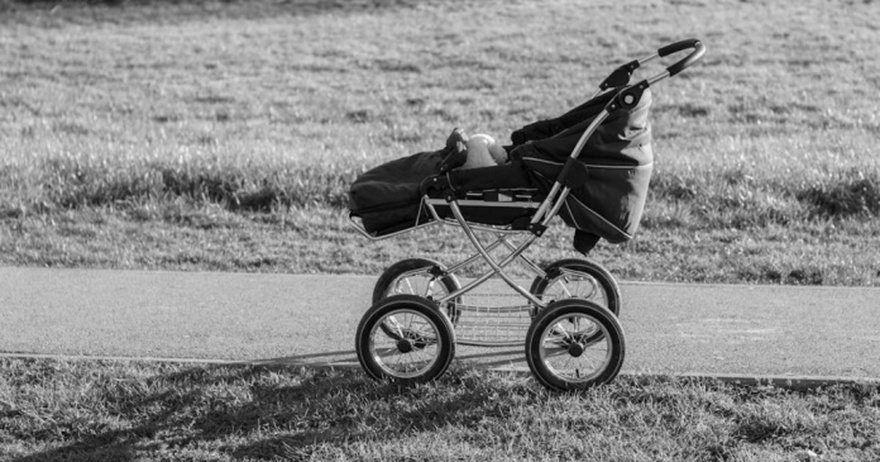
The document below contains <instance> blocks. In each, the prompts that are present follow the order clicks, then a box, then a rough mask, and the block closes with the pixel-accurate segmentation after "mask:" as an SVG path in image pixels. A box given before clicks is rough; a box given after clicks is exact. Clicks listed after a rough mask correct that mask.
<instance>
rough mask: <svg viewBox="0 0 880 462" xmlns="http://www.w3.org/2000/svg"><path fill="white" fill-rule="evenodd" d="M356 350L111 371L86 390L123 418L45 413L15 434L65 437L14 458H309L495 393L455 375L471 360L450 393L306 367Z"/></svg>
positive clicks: (457, 412) (437, 419) (428, 420)
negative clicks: (205, 454) (93, 420)
mask: <svg viewBox="0 0 880 462" xmlns="http://www.w3.org/2000/svg"><path fill="white" fill-rule="evenodd" d="M503 355H504V352H497V353H490V354H487V355H472V356H467V357H466V358H465V359H466V360H468V361H469V360H471V359H475V358H498V357H501V356H503ZM352 357H353V352H351V351H338V352H329V353H322V354H313V355H303V356H292V357H288V358H275V359H267V360H263V361H262V362H261V363H260V364H256V363H251V364H247V363H238V364H210V365H200V366H191V365H186V366H183V365H176V366H167V367H166V366H164V365H162V366H158V367H156V368H155V370H154V372H155V373H154V374H153V375H150V376H146V377H145V376H143V375H140V374H137V373H136V374H135V376H128V377H120V378H115V377H114V379H113V380H110V381H109V382H108V383H100V384H97V385H96V386H95V387H94V388H95V390H96V391H95V393H97V396H93V397H91V398H89V399H90V400H91V401H93V402H95V403H99V404H98V407H99V408H102V409H105V411H103V412H111V413H112V414H113V415H114V416H118V418H119V421H120V422H119V423H118V424H115V425H110V426H97V425H84V424H83V422H82V421H81V419H59V420H58V421H53V422H45V426H44V428H37V429H35V428H29V429H28V430H29V431H30V432H31V433H30V434H28V435H25V434H21V435H11V436H12V437H13V438H19V439H22V440H25V439H27V440H38V441H51V440H53V439H55V438H56V437H57V435H65V437H64V438H65V439H64V442H63V443H61V444H57V443H56V444H52V445H51V446H50V447H48V448H46V449H43V450H42V451H40V452H35V453H30V454H27V455H24V456H20V457H17V458H10V459H9V460H15V461H21V462H36V461H61V460H148V459H149V458H150V457H155V458H157V459H175V458H177V457H179V456H180V454H181V453H180V452H178V451H184V452H186V451H188V450H189V449H192V448H210V447H213V448H216V449H213V450H216V451H219V453H220V455H221V458H225V457H229V458H232V459H248V460H250V459H277V458H284V459H294V460H296V459H302V458H305V459H308V458H309V457H310V454H311V452H312V451H314V450H315V448H320V447H322V446H326V445H328V444H330V445H332V444H339V443H346V444H348V443H351V442H358V441H370V442H375V441H376V439H377V438H380V439H381V438H388V439H389V440H392V439H394V438H397V437H398V436H399V435H401V434H404V433H406V432H410V431H413V430H414V429H415V430H419V429H422V430H429V429H433V428H438V427H441V426H445V425H448V424H454V423H457V422H459V421H460V420H461V419H464V418H466V417H467V416H469V415H470V413H472V412H473V407H474V406H475V405H477V406H479V405H480V404H481V403H484V402H487V401H489V400H491V399H494V398H492V397H491V390H488V389H486V388H485V387H481V386H468V385H467V384H466V383H465V385H464V386H462V385H460V384H458V382H467V381H468V380H477V379H472V378H468V374H467V373H462V371H463V370H466V369H468V367H467V366H464V367H462V366H461V365H459V366H453V368H452V370H451V371H450V372H451V373H448V374H447V375H446V376H445V377H444V378H443V379H442V381H444V382H453V386H454V387H455V390H456V394H455V397H454V399H451V398H450V396H449V395H448V394H447V395H446V396H433V394H427V395H425V394H424V393H423V391H422V390H420V389H419V388H418V387H404V386H400V385H396V384H393V383H387V382H385V383H383V382H375V381H373V380H370V379H369V378H367V377H366V375H365V374H361V373H358V372H357V371H354V370H350V369H349V370H345V369H340V370H331V369H329V368H311V367H302V365H303V364H304V363H308V364H311V363H310V362H311V361H318V362H320V361H325V362H332V361H338V360H339V359H340V358H341V359H348V358H352ZM356 364H357V363H356V360H355V365H356ZM291 366H293V367H291ZM441 386H442V385H441ZM446 386H449V384H447V385H446ZM400 400H405V401H407V402H408V403H410V406H409V407H408V408H407V410H406V411H405V412H402V411H401V409H400V408H399V407H397V404H395V403H397V402H398V401H400ZM110 410H112V411H110ZM99 412H100V411H99ZM361 414H363V416H366V417H363V418H368V419H369V420H370V421H375V422H377V425H379V426H380V427H381V428H382V429H383V430H382V434H377V433H376V432H375V431H373V430H372V428H373V426H371V425H363V424H362V422H360V420H359V419H360V418H358V417H356V416H357V415H361ZM319 416H323V417H320V419H319V418H318V417H319ZM352 416H355V417H352ZM99 417H100V415H99ZM325 419H326V420H325ZM318 420H320V422H318ZM318 423H320V425H318ZM53 435H54V436H53ZM44 447H45V446H44ZM188 448H189V449H188ZM213 450H212V451H213ZM169 451H170V452H169ZM145 457H146V458H145Z"/></svg>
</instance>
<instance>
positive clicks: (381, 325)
mask: <svg viewBox="0 0 880 462" xmlns="http://www.w3.org/2000/svg"><path fill="white" fill-rule="evenodd" d="M386 331H391V332H392V333H393V335H389V334H388V333H386ZM355 350H356V351H357V356H358V361H360V363H361V366H362V367H363V368H364V371H366V372H367V374H369V375H370V377H373V378H374V379H378V380H385V379H387V380H392V381H397V382H400V383H405V384H408V383H421V382H428V381H431V380H434V379H436V378H437V377H439V376H440V375H442V374H443V373H444V372H446V369H447V368H448V367H449V364H450V363H451V362H452V358H453V357H454V355H455V333H454V331H453V330H452V325H451V324H450V323H449V319H447V318H446V316H445V315H444V314H443V313H441V312H440V310H439V309H437V305H436V304H435V303H434V302H432V301H430V300H427V299H425V298H422V297H417V296H414V295H394V296H391V297H388V298H385V299H383V300H381V301H380V302H379V303H376V304H375V305H373V306H372V307H371V308H370V309H369V310H367V312H366V313H365V314H364V317H363V318H362V319H361V322H360V324H359V325H358V329H357V334H356V337H355Z"/></svg>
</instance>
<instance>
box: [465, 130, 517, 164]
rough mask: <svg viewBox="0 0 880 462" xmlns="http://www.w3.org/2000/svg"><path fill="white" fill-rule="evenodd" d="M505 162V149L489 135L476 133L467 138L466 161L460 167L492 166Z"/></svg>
mask: <svg viewBox="0 0 880 462" xmlns="http://www.w3.org/2000/svg"><path fill="white" fill-rule="evenodd" d="M506 162H507V151H505V150H504V148H503V147H501V145H499V144H498V142H497V141H495V138H492V137H491V136H489V135H485V134H482V133H480V134H477V135H473V136H471V137H470V138H468V141H467V162H465V163H464V165H462V166H461V168H480V167H494V166H495V165H500V164H503V163H506Z"/></svg>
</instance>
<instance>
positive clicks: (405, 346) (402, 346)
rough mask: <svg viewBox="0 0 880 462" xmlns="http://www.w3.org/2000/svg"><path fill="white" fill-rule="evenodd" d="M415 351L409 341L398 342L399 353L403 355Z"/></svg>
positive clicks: (401, 340)
mask: <svg viewBox="0 0 880 462" xmlns="http://www.w3.org/2000/svg"><path fill="white" fill-rule="evenodd" d="M412 350H413V345H412V342H410V341H409V340H407V339H400V340H398V341H397V351H400V352H401V353H409V352H410V351H412Z"/></svg>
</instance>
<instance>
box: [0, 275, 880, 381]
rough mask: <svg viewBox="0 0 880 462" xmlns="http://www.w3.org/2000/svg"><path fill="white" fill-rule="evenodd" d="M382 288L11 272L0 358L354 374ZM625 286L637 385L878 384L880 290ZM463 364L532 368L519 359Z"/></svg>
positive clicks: (483, 354) (1, 295) (282, 280)
mask: <svg viewBox="0 0 880 462" xmlns="http://www.w3.org/2000/svg"><path fill="white" fill-rule="evenodd" d="M375 279H376V277H375V276H328V275H289V274H243V273H193V272H167V271H110V270H65V269H39V268H3V267H0V354H39V355H75V356H109V357H136V358H176V359H199V360H204V359H211V360H227V361H254V362H263V361H280V362H286V363H290V364H337V365H351V364H353V363H356V362H357V360H356V357H355V353H354V348H353V345H354V332H355V328H356V326H357V323H358V321H359V320H360V317H361V315H362V313H363V312H364V310H366V308H367V307H368V305H369V300H370V294H371V292H372V286H373V284H374V282H375ZM621 286H622V291H623V311H622V314H621V322H622V324H623V326H624V330H625V332H626V342H627V357H626V362H625V364H624V371H626V372H631V373H663V374H666V373H669V374H707V375H722V376H773V377H842V378H852V379H863V378H869V379H876V378H880V360H878V358H880V289H877V288H846V287H785V286H733V285H694V284H642V283H622V284H621ZM524 335H525V334H524V333H523V336H524ZM457 358H458V359H457V360H459V361H472V362H474V363H475V365H476V366H477V367H499V368H505V369H525V368H526V366H525V359H524V356H523V353H522V348H521V347H512V348H491V349H490V348H473V347H470V348H461V349H460V351H459V354H458V355H457Z"/></svg>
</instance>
